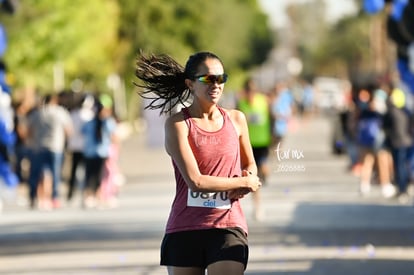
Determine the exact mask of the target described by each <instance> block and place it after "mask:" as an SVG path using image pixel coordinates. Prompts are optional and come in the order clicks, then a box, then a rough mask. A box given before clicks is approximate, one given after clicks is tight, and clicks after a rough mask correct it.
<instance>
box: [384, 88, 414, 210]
mask: <svg viewBox="0 0 414 275" xmlns="http://www.w3.org/2000/svg"><path fill="white" fill-rule="evenodd" d="M388 89H389V91H390V96H389V97H388V99H387V113H386V115H385V117H384V129H385V131H386V136H387V139H388V142H389V146H390V149H391V153H392V158H393V164H394V180H395V182H396V184H397V187H398V198H399V200H400V201H401V202H408V199H409V195H408V193H407V187H408V184H409V182H410V160H411V158H412V155H413V115H412V113H410V112H409V111H408V110H407V108H406V95H405V93H404V92H403V91H402V90H400V89H398V88H394V87H392V85H389V87H388ZM407 96H409V95H407Z"/></svg>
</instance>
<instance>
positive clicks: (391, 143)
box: [340, 77, 414, 203]
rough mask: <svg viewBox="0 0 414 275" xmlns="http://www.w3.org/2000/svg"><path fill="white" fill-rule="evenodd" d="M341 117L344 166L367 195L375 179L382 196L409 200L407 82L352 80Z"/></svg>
mask: <svg viewBox="0 0 414 275" xmlns="http://www.w3.org/2000/svg"><path fill="white" fill-rule="evenodd" d="M347 106H348V108H346V109H345V110H343V111H342V112H341V114H340V116H341V117H342V119H341V122H342V129H343V137H344V140H345V142H344V143H345V145H346V146H345V148H346V152H347V154H348V156H349V159H350V164H349V169H350V171H351V172H352V173H353V174H354V175H355V176H357V177H358V178H359V181H360V183H359V191H360V193H361V195H363V196H367V195H369V194H370V192H371V190H372V186H373V185H376V184H378V185H379V186H380V189H381V192H382V195H383V196H384V197H385V198H389V199H392V198H397V199H398V200H399V201H400V202H401V203H408V202H410V196H411V195H410V188H409V187H410V186H411V182H412V180H413V179H414V154H413V152H414V124H413V122H414V120H413V118H414V117H413V115H414V109H413V95H412V94H411V93H410V92H409V89H408V88H407V87H404V86H403V85H401V84H399V85H398V84H394V82H393V81H392V80H391V79H390V78H388V77H378V78H375V79H373V80H372V81H369V82H367V83H365V84H363V85H353V88H352V90H351V92H350V97H349V102H348V104H347Z"/></svg>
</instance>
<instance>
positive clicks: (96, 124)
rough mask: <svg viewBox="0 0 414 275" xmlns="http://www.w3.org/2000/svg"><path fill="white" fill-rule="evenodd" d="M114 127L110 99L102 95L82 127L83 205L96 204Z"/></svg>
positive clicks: (113, 136)
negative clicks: (94, 110)
mask: <svg viewBox="0 0 414 275" xmlns="http://www.w3.org/2000/svg"><path fill="white" fill-rule="evenodd" d="M115 129H116V120H115V118H114V117H113V113H112V99H111V98H110V97H109V96H107V95H102V96H100V98H99V100H98V101H97V102H96V113H95V117H94V118H93V119H92V120H90V121H88V122H87V123H86V124H85V125H84V126H83V128H82V133H83V134H84V137H85V144H84V151H83V154H84V158H85V187H84V192H83V204H82V206H83V207H86V208H91V207H95V206H96V205H97V191H98V190H99V187H100V185H101V181H102V176H103V169H104V164H105V161H106V159H107V158H108V157H109V152H110V147H111V144H112V142H113V139H114V138H115Z"/></svg>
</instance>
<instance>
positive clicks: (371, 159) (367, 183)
mask: <svg viewBox="0 0 414 275" xmlns="http://www.w3.org/2000/svg"><path fill="white" fill-rule="evenodd" d="M386 97H387V95H386V92H385V91H383V90H380V89H377V87H375V86H374V85H370V86H369V87H367V89H361V90H360V92H359V103H360V104H359V108H360V112H359V116H358V125H357V141H358V144H359V146H360V153H361V165H362V166H361V175H360V177H361V178H360V192H361V194H362V195H367V194H368V193H369V192H370V190H371V183H372V177H373V172H374V167H375V163H376V164H377V165H376V167H377V171H378V177H379V183H380V186H381V190H382V195H383V196H384V197H386V198H391V197H393V196H394V195H395V193H396V188H395V186H394V185H393V184H392V183H391V169H390V167H391V156H390V154H389V152H388V151H387V149H386V147H385V132H384V130H383V115H384V113H385V111H386V104H385V102H386Z"/></svg>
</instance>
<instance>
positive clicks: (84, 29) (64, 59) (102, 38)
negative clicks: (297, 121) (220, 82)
mask: <svg viewBox="0 0 414 275" xmlns="http://www.w3.org/2000/svg"><path fill="white" fill-rule="evenodd" d="M0 21H1V22H2V24H4V25H5V26H6V30H7V33H8V40H9V45H8V49H7V51H6V53H5V57H4V59H5V60H6V62H7V64H8V68H9V71H10V72H12V73H13V74H14V75H15V77H16V86H24V85H28V84H33V85H36V86H38V87H41V88H43V89H46V90H51V89H52V86H53V67H54V66H55V65H56V64H62V65H63V68H64V71H65V80H66V86H67V87H68V86H69V85H70V83H71V82H72V81H73V80H74V79H77V78H79V79H81V80H82V81H84V82H85V83H86V84H87V87H92V88H95V87H96V88H98V89H101V90H102V89H105V83H106V77H107V76H108V75H109V74H111V73H117V74H120V75H121V76H122V77H123V78H124V79H126V83H127V85H129V84H131V87H132V81H133V79H132V78H133V74H134V66H135V58H136V56H137V54H138V53H139V52H140V51H143V52H151V53H166V54H171V55H172V56H174V57H175V58H177V60H178V61H180V62H182V63H184V62H185V61H186V59H187V57H188V56H189V55H190V54H192V53H193V52H195V51H201V50H208V51H212V52H215V53H217V54H218V55H219V56H220V57H221V58H222V59H223V61H224V63H225V65H226V70H228V71H236V70H237V69H238V68H242V69H249V68H250V67H252V66H254V65H256V64H259V63H261V62H262V61H263V60H264V59H265V58H266V56H267V53H268V52H269V51H270V49H271V48H272V46H273V45H272V41H273V39H272V35H271V32H270V30H269V29H268V26H267V24H266V17H265V15H264V14H263V13H262V12H261V11H260V9H259V7H258V5H257V3H256V1H255V0H227V1H219V0H211V1H203V0H193V1H187V0H177V1H168V0H139V1H136V0H90V1H82V0H59V1H55V0H25V1H21V3H20V5H19V7H18V10H17V11H16V13H15V14H14V15H12V16H5V15H0Z"/></svg>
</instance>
